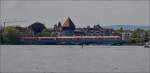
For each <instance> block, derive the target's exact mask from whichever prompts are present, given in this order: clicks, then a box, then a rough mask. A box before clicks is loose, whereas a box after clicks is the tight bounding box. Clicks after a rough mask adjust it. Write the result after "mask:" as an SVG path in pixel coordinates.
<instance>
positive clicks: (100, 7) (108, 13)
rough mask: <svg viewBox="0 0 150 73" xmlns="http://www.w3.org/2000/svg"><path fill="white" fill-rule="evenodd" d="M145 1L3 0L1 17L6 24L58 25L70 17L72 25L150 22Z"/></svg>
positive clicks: (148, 9) (147, 23) (149, 13)
mask: <svg viewBox="0 0 150 73" xmlns="http://www.w3.org/2000/svg"><path fill="white" fill-rule="evenodd" d="M149 3H150V2H149V1H129V0H127V1H118V0H115V1H111V0H108V1H104V0H102V1H69V0H68V1H67V0H66V1H48V0H44V1H34V0H31V1H30V0H28V1H19V0H14V1H3V0H2V2H1V20H2V21H8V22H9V23H7V26H11V25H19V26H28V25H30V24H32V23H34V22H36V21H38V22H41V23H44V24H45V25H46V27H53V25H54V24H57V23H58V21H60V22H61V23H62V24H63V23H64V21H65V20H66V19H67V18H68V17H70V18H71V19H72V21H73V22H74V24H75V25H76V27H86V26H88V25H90V26H93V25H95V24H100V25H102V26H109V25H116V24H117V25H125V24H128V25H130V24H131V25H150V21H149V20H150V7H149V5H150V4H149Z"/></svg>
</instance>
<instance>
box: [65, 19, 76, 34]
mask: <svg viewBox="0 0 150 73" xmlns="http://www.w3.org/2000/svg"><path fill="white" fill-rule="evenodd" d="M74 30H75V25H74V23H73V22H72V20H71V19H70V18H69V17H68V18H67V19H66V20H65V22H64V24H63V35H64V36H72V35H74Z"/></svg>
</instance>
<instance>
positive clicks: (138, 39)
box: [129, 28, 145, 44]
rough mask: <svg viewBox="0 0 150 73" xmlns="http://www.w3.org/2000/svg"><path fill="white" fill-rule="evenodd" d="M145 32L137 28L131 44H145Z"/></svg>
mask: <svg viewBox="0 0 150 73" xmlns="http://www.w3.org/2000/svg"><path fill="white" fill-rule="evenodd" d="M144 37H145V31H144V30H143V29H140V28H137V29H136V30H134V31H133V33H132V35H131V38H130V40H129V41H130V42H131V43H133V44H138V43H144Z"/></svg>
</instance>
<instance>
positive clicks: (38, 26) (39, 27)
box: [29, 22, 46, 34]
mask: <svg viewBox="0 0 150 73" xmlns="http://www.w3.org/2000/svg"><path fill="white" fill-rule="evenodd" d="M29 28H32V30H33V32H34V34H37V33H40V32H42V31H43V29H45V28H46V27H45V26H44V24H42V23H40V22H35V23H33V24H32V25H30V26H29Z"/></svg>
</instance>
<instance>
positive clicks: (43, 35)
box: [41, 29, 52, 37]
mask: <svg viewBox="0 0 150 73" xmlns="http://www.w3.org/2000/svg"><path fill="white" fill-rule="evenodd" d="M51 35H52V32H50V31H49V30H48V29H44V30H43V31H42V32H41V36H42V37H49V36H51Z"/></svg>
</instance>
